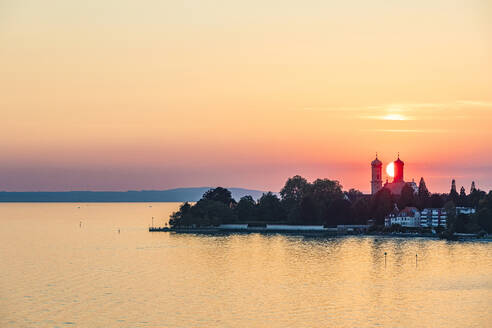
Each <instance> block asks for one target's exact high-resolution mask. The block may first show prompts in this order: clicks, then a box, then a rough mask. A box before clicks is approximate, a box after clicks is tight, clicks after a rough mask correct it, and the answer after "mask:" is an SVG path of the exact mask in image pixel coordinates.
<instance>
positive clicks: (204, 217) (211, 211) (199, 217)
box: [190, 198, 236, 226]
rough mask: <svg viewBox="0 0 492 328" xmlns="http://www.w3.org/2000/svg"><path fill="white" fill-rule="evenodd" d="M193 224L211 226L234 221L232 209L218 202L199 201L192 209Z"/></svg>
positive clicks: (204, 199) (203, 199)
mask: <svg viewBox="0 0 492 328" xmlns="http://www.w3.org/2000/svg"><path fill="white" fill-rule="evenodd" d="M190 211H191V214H192V217H193V224H195V225H197V226H211V225H214V226H215V225H219V224H222V223H232V222H235V221H236V218H235V216H234V213H233V211H232V209H231V208H230V207H229V206H228V205H226V204H224V203H223V202H220V201H215V200H211V199H207V198H202V199H200V200H199V201H198V202H197V203H196V204H195V205H194V206H193V207H192V208H191V210H190Z"/></svg>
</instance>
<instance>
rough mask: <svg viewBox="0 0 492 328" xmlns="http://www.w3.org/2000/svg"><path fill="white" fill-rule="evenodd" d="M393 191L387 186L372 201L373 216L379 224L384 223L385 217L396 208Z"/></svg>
mask: <svg viewBox="0 0 492 328" xmlns="http://www.w3.org/2000/svg"><path fill="white" fill-rule="evenodd" d="M393 204H394V202H393V199H392V196H391V192H390V191H389V190H388V189H387V188H383V189H381V190H379V191H378V192H377V193H376V194H375V195H374V197H373V198H372V201H371V216H372V217H373V218H374V219H376V224H377V225H383V224H384V218H385V217H386V216H387V215H388V214H390V213H391V211H392V210H393V208H394V205H393Z"/></svg>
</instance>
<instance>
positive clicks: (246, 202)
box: [234, 196, 257, 222]
mask: <svg viewBox="0 0 492 328" xmlns="http://www.w3.org/2000/svg"><path fill="white" fill-rule="evenodd" d="M234 211H235V213H236V215H237V217H238V219H239V221H241V222H244V221H248V220H254V218H255V217H256V211H257V208H256V202H255V200H254V199H253V197H251V196H244V197H241V199H240V200H239V203H238V204H237V206H236V208H235V209H234Z"/></svg>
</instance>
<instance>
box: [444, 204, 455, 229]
mask: <svg viewBox="0 0 492 328" xmlns="http://www.w3.org/2000/svg"><path fill="white" fill-rule="evenodd" d="M443 207H444V210H445V211H446V215H447V225H448V230H450V231H451V232H455V231H456V227H455V221H456V206H455V205H454V203H453V202H452V201H448V202H446V204H444V206H443Z"/></svg>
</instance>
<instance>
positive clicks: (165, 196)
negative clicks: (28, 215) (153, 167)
mask: <svg viewBox="0 0 492 328" xmlns="http://www.w3.org/2000/svg"><path fill="white" fill-rule="evenodd" d="M210 188H211V187H198V188H177V189H168V190H141V191H134V190H130V191H32V192H8V191H1V192H0V202H81V203H82V202H196V201H198V200H199V199H200V198H201V197H202V195H203V194H204V193H205V192H206V191H207V190H209V189H210ZM227 189H229V190H230V191H231V193H232V197H233V198H234V199H236V200H239V199H240V198H241V197H243V196H246V195H251V196H252V197H253V198H254V199H258V198H260V197H261V195H262V194H263V193H264V191H260V190H250V189H243V188H227Z"/></svg>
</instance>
